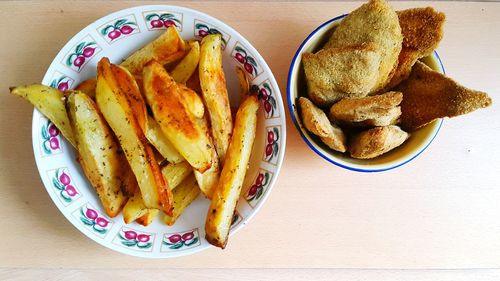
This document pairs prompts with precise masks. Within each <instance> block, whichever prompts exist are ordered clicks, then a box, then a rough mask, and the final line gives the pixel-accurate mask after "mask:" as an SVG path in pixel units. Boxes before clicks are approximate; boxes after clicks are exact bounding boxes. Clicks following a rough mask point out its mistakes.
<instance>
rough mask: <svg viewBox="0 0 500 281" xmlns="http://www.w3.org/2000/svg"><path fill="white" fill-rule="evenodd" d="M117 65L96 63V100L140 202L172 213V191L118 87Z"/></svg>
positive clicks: (102, 62) (104, 61) (104, 60)
mask: <svg viewBox="0 0 500 281" xmlns="http://www.w3.org/2000/svg"><path fill="white" fill-rule="evenodd" d="M117 70H121V69H120V68H112V66H111V64H110V62H109V60H108V59H107V58H102V59H101V60H100V61H99V63H98V65H97V88H96V102H97V104H98V106H99V109H100V110H101V112H102V114H103V116H104V118H105V119H106V121H107V122H108V124H109V126H110V127H111V129H112V130H113V131H114V132H115V135H116V136H117V138H118V141H119V142H120V145H121V147H122V149H123V151H124V152H125V156H126V158H127V160H128V162H129V164H130V167H131V168H132V171H133V172H134V174H135V176H136V179H137V182H138V184H139V188H140V190H141V194H142V198H143V200H144V204H145V205H146V206H147V207H149V208H156V209H162V210H163V211H164V212H165V213H167V214H171V213H172V200H173V198H172V192H171V190H170V188H169V187H168V184H167V183H166V182H165V180H164V179H163V176H162V175H161V172H160V167H159V166H158V164H157V163H156V161H155V159H154V155H153V150H152V149H151V147H150V145H149V143H148V142H147V140H146V137H145V136H144V133H143V131H142V129H141V127H140V125H139V122H138V120H137V119H136V117H135V114H134V112H133V111H132V107H131V105H130V104H129V101H128V99H127V97H126V94H125V93H124V92H123V91H122V90H121V89H122V88H123V87H125V86H123V85H122V86H118V85H117V84H118V81H123V80H122V79H117V78H116V77H115V74H116V73H117Z"/></svg>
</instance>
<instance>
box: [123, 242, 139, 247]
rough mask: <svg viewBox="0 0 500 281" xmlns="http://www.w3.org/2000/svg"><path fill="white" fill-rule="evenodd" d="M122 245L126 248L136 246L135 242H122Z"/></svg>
mask: <svg viewBox="0 0 500 281" xmlns="http://www.w3.org/2000/svg"><path fill="white" fill-rule="evenodd" d="M122 244H123V245H125V246H127V247H133V246H135V245H137V242H136V241H128V240H127V241H122Z"/></svg>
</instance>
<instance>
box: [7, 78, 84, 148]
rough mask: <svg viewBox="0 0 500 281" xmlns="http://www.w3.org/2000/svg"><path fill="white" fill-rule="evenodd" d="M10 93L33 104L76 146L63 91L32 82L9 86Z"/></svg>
mask: <svg viewBox="0 0 500 281" xmlns="http://www.w3.org/2000/svg"><path fill="white" fill-rule="evenodd" d="M10 93H11V94H13V95H15V96H19V97H22V98H24V99H25V100H27V101H29V102H30V103H31V104H32V105H34V106H35V107H36V109H38V110H39V111H40V112H41V113H42V114H43V115H45V116H46V117H47V118H48V119H49V120H50V121H52V123H54V125H56V127H57V128H58V129H59V131H61V134H62V135H63V136H64V137H65V138H66V139H67V140H68V141H69V143H71V145H72V146H73V147H76V141H75V137H74V135H73V129H71V125H70V124H69V119H68V114H67V113H66V106H65V100H66V97H65V96H64V93H63V92H61V91H59V90H58V89H54V88H51V87H49V86H44V85H39V84H33V85H27V86H18V87H11V88H10Z"/></svg>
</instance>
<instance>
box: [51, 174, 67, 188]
mask: <svg viewBox="0 0 500 281" xmlns="http://www.w3.org/2000/svg"><path fill="white" fill-rule="evenodd" d="M52 184H53V185H54V187H55V188H56V189H59V190H61V191H63V190H64V185H62V184H61V183H60V182H59V181H58V180H57V178H55V177H54V178H52Z"/></svg>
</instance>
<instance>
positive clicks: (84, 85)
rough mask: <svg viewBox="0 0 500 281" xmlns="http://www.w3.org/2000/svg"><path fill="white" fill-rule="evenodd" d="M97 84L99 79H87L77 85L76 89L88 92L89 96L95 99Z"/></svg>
mask: <svg viewBox="0 0 500 281" xmlns="http://www.w3.org/2000/svg"><path fill="white" fill-rule="evenodd" d="M96 84H97V80H95V79H87V80H85V81H83V82H81V83H80V84H78V86H76V88H75V91H80V92H83V93H84V94H86V95H87V96H89V97H91V98H92V99H95V87H96Z"/></svg>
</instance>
